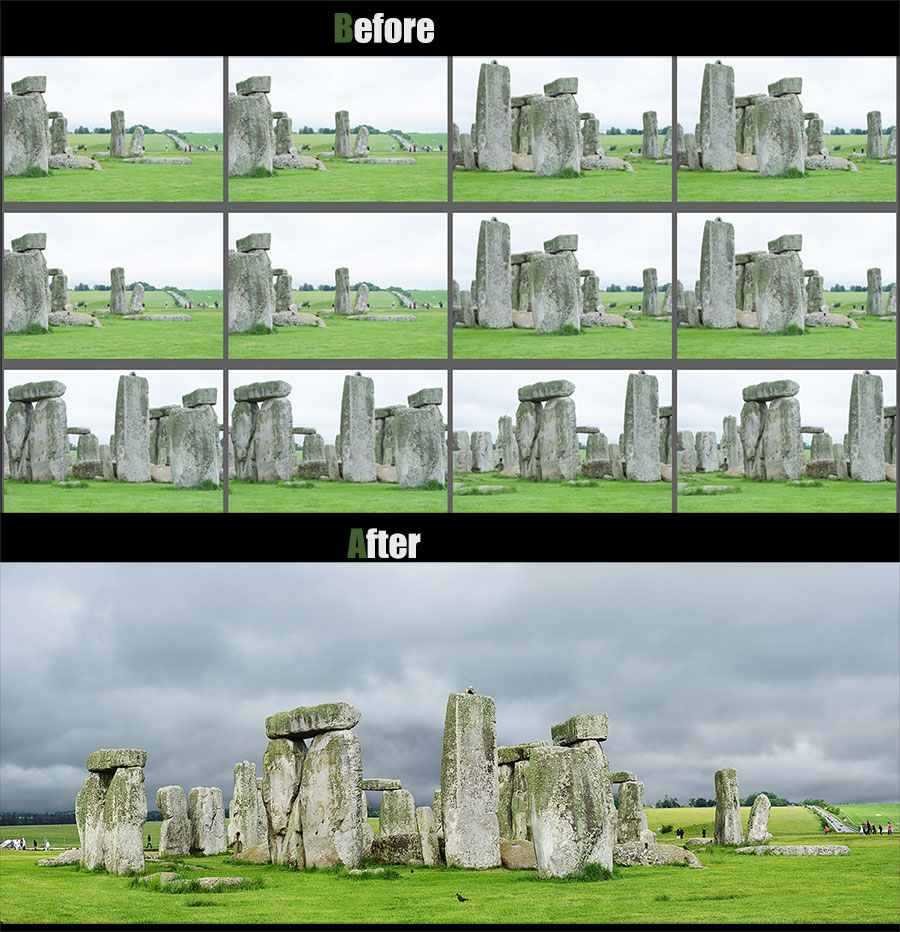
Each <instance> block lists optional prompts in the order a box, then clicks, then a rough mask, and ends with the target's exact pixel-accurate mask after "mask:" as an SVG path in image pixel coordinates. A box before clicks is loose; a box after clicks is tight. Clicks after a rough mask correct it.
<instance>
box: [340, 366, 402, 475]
mask: <svg viewBox="0 0 900 932" xmlns="http://www.w3.org/2000/svg"><path fill="white" fill-rule="evenodd" d="M395 447H396V443H395ZM341 464H342V472H343V476H344V479H345V480H346V481H348V482H374V481H375V383H374V382H373V381H372V379H370V378H369V377H368V376H364V375H348V376H345V377H344V391H343V396H342V399H341Z"/></svg>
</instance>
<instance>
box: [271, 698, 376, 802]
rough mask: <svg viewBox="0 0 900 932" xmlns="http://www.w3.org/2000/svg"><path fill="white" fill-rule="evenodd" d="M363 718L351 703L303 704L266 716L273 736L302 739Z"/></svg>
mask: <svg viewBox="0 0 900 932" xmlns="http://www.w3.org/2000/svg"><path fill="white" fill-rule="evenodd" d="M359 719H360V713H359V709H357V708H354V707H353V706H352V705H350V704H349V703H347V702H325V703H322V704H321V705H315V706H299V707H297V708H296V709H291V710H290V711H289V712H277V713H276V714H275V715H270V716H269V717H268V718H267V719H266V735H267V736H268V737H269V738H290V739H291V740H293V741H299V740H300V739H302V738H313V737H315V736H316V735H319V734H323V733H324V732H327V731H347V730H349V729H350V728H353V727H354V726H355V725H356V724H357V723H358V722H359ZM368 788H369V789H374V787H368Z"/></svg>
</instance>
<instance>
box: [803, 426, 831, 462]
mask: <svg viewBox="0 0 900 932" xmlns="http://www.w3.org/2000/svg"><path fill="white" fill-rule="evenodd" d="M833 456H834V444H833V443H832V442H831V434H829V433H827V432H822V433H821V434H813V435H812V440H811V441H810V456H809V458H810V459H811V460H830V459H832V458H833Z"/></svg>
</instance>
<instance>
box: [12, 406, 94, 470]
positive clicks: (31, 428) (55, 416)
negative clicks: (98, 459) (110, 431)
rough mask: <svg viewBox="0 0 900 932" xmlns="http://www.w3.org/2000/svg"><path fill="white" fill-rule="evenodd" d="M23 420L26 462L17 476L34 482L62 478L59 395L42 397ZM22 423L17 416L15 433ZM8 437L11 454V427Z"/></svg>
mask: <svg viewBox="0 0 900 932" xmlns="http://www.w3.org/2000/svg"><path fill="white" fill-rule="evenodd" d="M12 407H13V405H10V408H12ZM29 407H30V405H29ZM24 421H25V422H26V423H27V424H28V435H27V437H28V439H27V445H26V446H25V453H24V458H25V460H26V462H25V464H24V469H23V466H22V464H20V465H19V466H18V469H17V472H19V474H20V475H19V478H26V479H28V480H29V481H34V482H47V481H56V482H62V481H64V480H65V478H66V473H67V472H68V468H69V462H70V458H69V438H68V435H67V434H66V403H65V401H63V399H62V398H43V399H41V400H40V401H38V402H37V403H36V404H35V406H34V409H33V410H31V411H29V412H28V414H27V415H26V417H25V418H24ZM22 425H23V418H21V417H18V418H17V424H16V433H18V431H19V430H21V427H22ZM11 426H12V425H11ZM9 439H10V448H11V450H10V452H11V453H12V440H13V432H12V430H11V431H10V438H9ZM20 456H21V454H20ZM98 456H99V451H98ZM14 458H15V457H14ZM23 473H24V474H23Z"/></svg>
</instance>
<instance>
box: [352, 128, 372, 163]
mask: <svg viewBox="0 0 900 932" xmlns="http://www.w3.org/2000/svg"><path fill="white" fill-rule="evenodd" d="M368 151H369V131H368V129H367V128H366V127H365V126H360V128H359V131H358V132H357V134H356V139H355V141H354V143H353V155H354V157H355V158H362V157H364V156H365V155H366V153H367V152H368Z"/></svg>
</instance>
